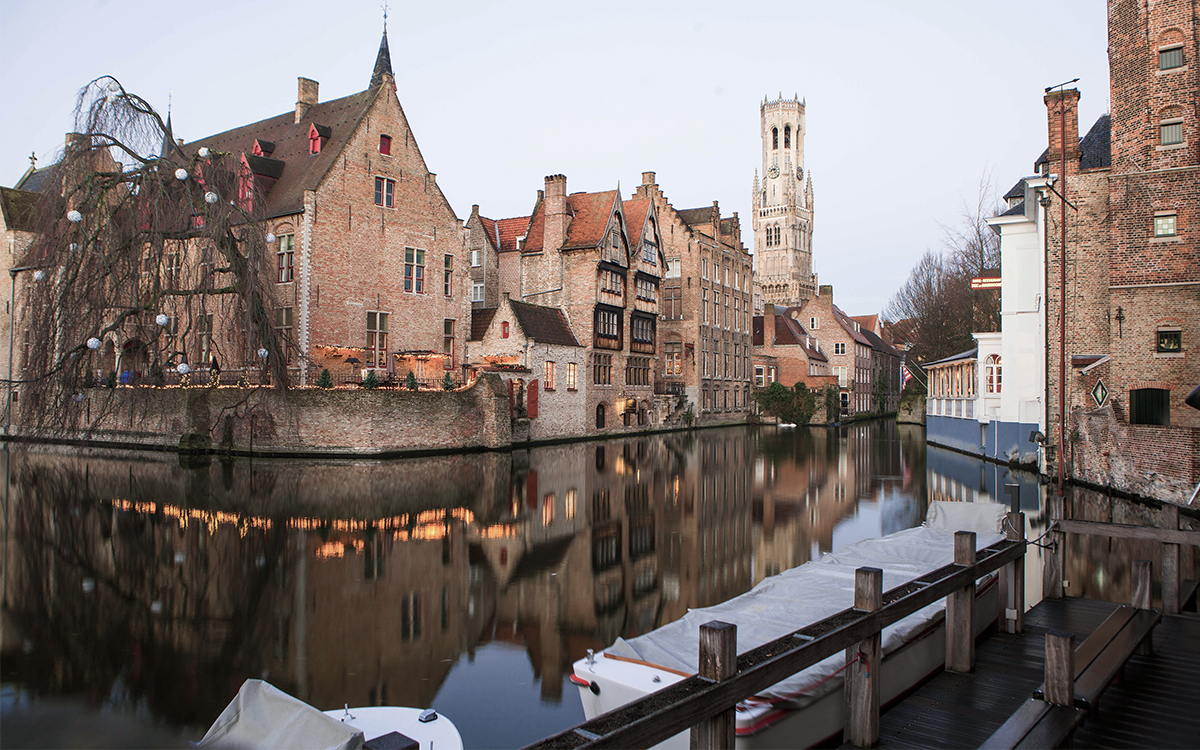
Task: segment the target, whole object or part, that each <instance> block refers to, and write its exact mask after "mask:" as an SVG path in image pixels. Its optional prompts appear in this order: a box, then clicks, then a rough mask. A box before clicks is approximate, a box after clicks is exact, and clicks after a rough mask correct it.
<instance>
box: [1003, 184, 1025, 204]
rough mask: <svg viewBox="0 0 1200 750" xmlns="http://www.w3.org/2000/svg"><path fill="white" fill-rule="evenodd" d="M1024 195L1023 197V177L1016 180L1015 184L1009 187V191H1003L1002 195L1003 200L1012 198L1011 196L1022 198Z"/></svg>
mask: <svg viewBox="0 0 1200 750" xmlns="http://www.w3.org/2000/svg"><path fill="white" fill-rule="evenodd" d="M1024 197H1025V180H1024V179H1020V180H1017V184H1016V185H1013V186H1012V187H1011V188H1009V191H1008V192H1007V193H1005V194H1004V196H1003V198H1004V200H1006V201H1007V200H1012V199H1013V198H1024Z"/></svg>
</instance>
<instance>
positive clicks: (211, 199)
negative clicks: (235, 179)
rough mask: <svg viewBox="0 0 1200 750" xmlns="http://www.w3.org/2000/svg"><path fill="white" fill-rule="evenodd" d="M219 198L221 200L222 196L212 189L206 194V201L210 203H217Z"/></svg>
mask: <svg viewBox="0 0 1200 750" xmlns="http://www.w3.org/2000/svg"><path fill="white" fill-rule="evenodd" d="M219 200H221V198H220V196H218V195H217V194H216V193H214V192H213V191H211V190H209V191H208V192H207V193H205V194H204V202H205V203H207V204H209V205H212V204H213V203H216V202H217V201H219Z"/></svg>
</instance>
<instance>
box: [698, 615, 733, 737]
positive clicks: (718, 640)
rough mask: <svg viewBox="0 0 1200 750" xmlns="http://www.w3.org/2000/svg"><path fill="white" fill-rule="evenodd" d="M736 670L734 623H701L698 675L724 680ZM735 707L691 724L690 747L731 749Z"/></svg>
mask: <svg viewBox="0 0 1200 750" xmlns="http://www.w3.org/2000/svg"><path fill="white" fill-rule="evenodd" d="M736 673H737V626H736V625H731V624H729V623H727V622H720V621H717V620H713V621H712V622H707V623H705V624H703V625H701V626H700V676H701V677H707V678H708V679H710V680H718V681H719V680H727V679H729V678H730V677H733V676H734V675H735V674H736ZM736 726H737V723H736V719H735V715H734V707H733V706H730V707H729V708H727V709H725V710H724V711H721V712H720V713H718V714H717V715H716V716H713V717H711V718H708V719H705V720H704V721H701V722H700V723H699V724H697V725H696V726H694V727H692V740H691V747H692V750H732V749H733V738H734V734H735V732H734V730H735V729H736Z"/></svg>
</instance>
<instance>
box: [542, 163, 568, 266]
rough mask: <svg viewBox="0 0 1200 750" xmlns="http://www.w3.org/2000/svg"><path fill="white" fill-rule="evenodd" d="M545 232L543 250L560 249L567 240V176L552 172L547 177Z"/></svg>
mask: <svg viewBox="0 0 1200 750" xmlns="http://www.w3.org/2000/svg"><path fill="white" fill-rule="evenodd" d="M542 210H543V213H544V215H545V234H544V235H543V239H542V250H543V252H550V251H554V250H557V249H559V248H560V247H562V246H563V243H564V242H566V240H567V178H566V175H561V174H552V175H550V176H548V177H547V178H546V205H545V208H543V209H542Z"/></svg>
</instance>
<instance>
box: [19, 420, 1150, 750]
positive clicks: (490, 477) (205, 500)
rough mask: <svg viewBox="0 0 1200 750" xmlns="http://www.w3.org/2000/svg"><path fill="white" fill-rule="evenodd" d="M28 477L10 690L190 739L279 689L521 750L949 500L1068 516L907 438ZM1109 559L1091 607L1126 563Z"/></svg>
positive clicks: (103, 466) (110, 467)
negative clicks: (837, 551) (711, 628)
mask: <svg viewBox="0 0 1200 750" xmlns="http://www.w3.org/2000/svg"><path fill="white" fill-rule="evenodd" d="M9 475H10V481H9V483H8V485H7V494H6V497H7V499H8V505H7V512H6V514H5V518H6V526H5V540H6V554H5V561H6V569H5V577H4V587H5V588H4V594H3V601H4V618H5V619H4V628H3V634H4V644H3V655H2V660H0V663H2V667H3V680H4V683H5V689H6V694H7V695H9V696H12V695H13V694H19V695H35V696H57V695H75V696H84V697H86V698H87V699H88V700H89V701H90V702H91V703H92V704H93V705H97V706H99V705H107V706H109V707H112V708H115V709H117V710H120V711H123V712H127V713H133V714H139V715H142V716H146V717H149V718H151V719H153V720H155V721H160V722H165V723H167V724H169V725H171V726H175V727H180V728H183V729H184V731H185V733H187V734H188V736H190V737H193V738H194V737H198V736H199V734H200V733H202V731H203V729H204V728H206V727H207V725H208V724H209V723H210V722H211V721H212V720H213V718H215V717H216V715H217V714H218V713H219V712H220V710H221V709H222V708H223V707H224V705H225V704H226V703H227V702H228V700H229V699H230V697H231V696H232V695H233V694H234V692H235V691H236V690H237V687H238V686H239V685H240V684H241V682H242V681H243V680H244V679H245V678H247V677H261V678H264V679H267V680H270V681H271V682H273V683H274V684H276V685H278V686H279V687H280V688H282V689H284V690H287V691H288V692H290V693H292V694H294V695H297V696H299V697H300V698H302V699H304V700H306V701H308V702H310V703H312V704H313V705H316V706H318V707H321V708H332V707H335V706H341V705H342V704H343V703H350V704H351V705H376V704H392V705H418V706H427V705H435V706H436V707H438V708H439V710H441V711H442V712H443V713H445V714H447V715H448V716H451V717H452V718H453V719H454V720H455V722H456V724H457V725H458V726H459V728H460V730H461V731H462V734H463V737H464V741H465V743H466V745H467V747H516V746H520V745H523V744H526V743H528V742H531V741H534V740H536V739H539V738H541V737H544V736H546V735H548V734H551V733H553V732H557V731H560V730H561V729H563V728H565V727H568V726H571V725H573V724H575V723H577V722H579V721H581V720H582V718H583V713H582V710H581V708H580V705H579V700H578V696H577V694H576V693H575V690H574V688H572V687H570V685H569V683H568V682H567V680H566V678H567V675H568V673H569V670H570V664H571V662H572V661H574V660H575V659H577V658H579V657H581V656H582V655H584V654H585V653H586V650H587V649H589V648H593V649H597V650H599V649H601V648H604V647H605V646H607V645H609V644H610V643H611V642H612V641H613V640H614V639H616V638H617V637H618V636H622V637H632V636H636V635H638V634H640V633H644V632H646V631H649V630H652V629H654V628H656V627H658V626H660V625H662V624H664V623H666V622H670V621H672V620H674V619H676V618H678V617H680V616H682V615H683V614H684V613H685V612H686V611H687V610H688V609H690V608H695V607H703V606H708V605H711V604H716V603H719V602H722V601H724V600H726V599H728V598H730V597H732V596H736V595H738V594H740V593H743V592H745V591H747V590H749V589H750V588H751V587H752V586H753V585H754V584H756V583H757V582H759V581H760V580H762V579H763V578H764V577H766V576H769V575H772V574H775V573H778V572H780V571H782V570H785V569H787V568H791V567H794V566H796V565H799V564H802V563H804V562H806V561H808V560H810V559H813V558H814V557H816V556H818V555H819V554H820V553H822V552H825V551H829V550H832V549H834V548H836V547H840V546H842V545H844V544H847V543H850V542H854V541H857V540H859V539H862V538H867V537H873V536H879V535H881V534H887V533H891V532H893V531H897V530H900V529H903V528H907V527H910V526H914V525H917V524H919V523H920V521H921V519H923V518H924V515H925V510H926V507H927V503H928V500H929V499H958V500H965V501H999V502H1005V503H1007V502H1008V497H1009V496H1008V495H1007V493H1006V491H1005V487H1006V485H1010V484H1016V485H1018V486H1019V487H1020V489H1021V495H1020V502H1021V505H1022V508H1023V509H1025V510H1026V513H1027V523H1028V524H1029V528H1028V530H1027V531H1028V533H1029V536H1030V538H1035V537H1037V536H1039V535H1040V534H1041V533H1042V531H1044V529H1045V518H1044V516H1043V514H1042V511H1041V501H1040V496H1041V494H1042V493H1041V489H1040V488H1039V486H1038V482H1037V478H1036V476H1033V475H1026V474H1024V473H1021V472H1016V471H1009V470H1008V469H1006V468H1004V467H999V466H994V465H990V464H983V463H981V462H979V461H978V460H975V459H971V458H968V457H966V456H962V455H960V454H955V453H952V452H949V451H944V450H941V449H937V448H932V447H931V448H929V450H928V451H927V450H926V446H925V443H924V434H923V431H922V430H920V428H911V427H901V428H899V429H898V428H897V426H896V425H895V424H891V423H872V424H860V425H857V426H851V427H845V428H841V429H836V430H833V429H829V430H827V429H825V428H820V429H811V430H809V429H801V430H793V431H780V430H776V429H774V428H763V429H761V430H754V429H749V428H735V429H725V430H705V431H698V432H695V433H675V434H668V435H657V436H647V437H631V438H624V439H620V440H610V441H602V442H593V443H578V444H572V445H565V446H553V447H541V448H536V449H532V450H529V451H517V452H514V453H512V454H477V455H469V456H444V457H436V458H425V459H417V460H406V461H391V462H364V463H356V464H347V463H315V462H265V461H255V462H253V464H250V463H249V462H247V461H245V460H239V461H234V462H226V463H222V462H219V461H217V462H214V463H213V464H212V465H211V466H207V467H199V468H187V469H185V468H181V467H180V466H179V465H178V463H177V462H172V461H167V460H140V461H129V460H119V459H113V458H103V457H87V458H81V457H70V456H64V455H57V454H46V453H38V452H24V451H22V452H14V453H13V455H12V459H11V466H10V467H9ZM1081 507H1082V508H1083V509H1084V510H1086V511H1087V512H1094V513H1101V512H1108V513H1113V512H1115V511H1112V510H1111V509H1108V508H1109V506H1104V507H1105V508H1106V509H1107V510H1103V511H1102V510H1099V509H1096V508H1092V506H1089V505H1087V503H1086V502H1084V501H1081ZM1120 512H1124V511H1119V512H1118V514H1119V513H1120ZM1033 554H1034V555H1036V551H1035V552H1034V553H1033ZM1095 554H1096V553H1095V551H1094V550H1091V549H1089V550H1088V551H1086V552H1085V553H1084V554H1082V555H1080V557H1079V559H1080V560H1082V561H1083V562H1081V563H1080V565H1082V566H1084V567H1083V568H1081V569H1079V570H1076V569H1072V568H1068V578H1069V581H1070V586H1071V588H1070V589H1069V593H1070V594H1072V595H1075V594H1076V593H1077V591H1078V592H1079V593H1080V594H1086V595H1089V596H1096V595H1098V593H1097V592H1103V591H1104V590H1105V588H1106V582H1108V581H1114V580H1118V579H1119V578H1120V576H1121V575H1122V569H1121V568H1120V564H1119V563H1113V564H1112V566H1111V569H1110V566H1108V565H1107V564H1105V565H1102V566H1101V568H1100V569H1101V570H1103V572H1102V573H1097V572H1096V569H1095V567H1094V566H1093V559H1094V557H1095ZM1100 557H1101V558H1102V559H1106V558H1104V555H1100ZM1069 559H1070V558H1069ZM1036 564H1037V563H1036V561H1034V560H1031V561H1030V565H1031V567H1030V568H1029V569H1030V570H1031V571H1036V570H1038V568H1037V567H1032V566H1034V565H1036ZM1127 568H1128V564H1125V570H1127ZM1125 575H1127V573H1125ZM1026 579H1027V582H1028V586H1029V591H1028V592H1027V596H1028V600H1029V601H1030V602H1036V601H1038V599H1040V586H1041V580H1040V575H1036V574H1032V575H1028V576H1027V577H1026ZM1100 595H1103V594H1102V593H1101V594H1100ZM6 700H11V698H7V699H6ZM516 716H520V717H521V719H520V720H519V721H517V720H514V717H516Z"/></svg>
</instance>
